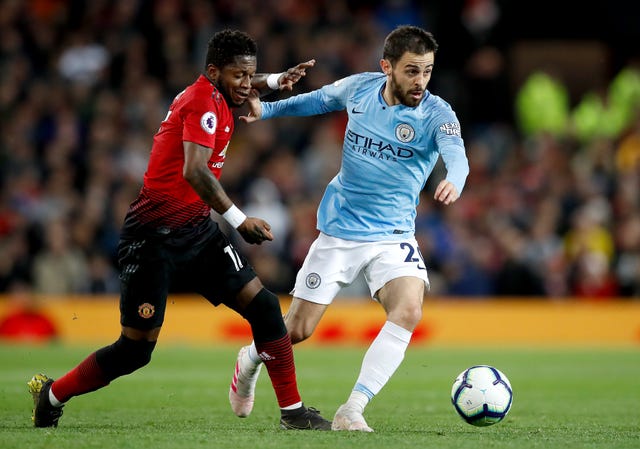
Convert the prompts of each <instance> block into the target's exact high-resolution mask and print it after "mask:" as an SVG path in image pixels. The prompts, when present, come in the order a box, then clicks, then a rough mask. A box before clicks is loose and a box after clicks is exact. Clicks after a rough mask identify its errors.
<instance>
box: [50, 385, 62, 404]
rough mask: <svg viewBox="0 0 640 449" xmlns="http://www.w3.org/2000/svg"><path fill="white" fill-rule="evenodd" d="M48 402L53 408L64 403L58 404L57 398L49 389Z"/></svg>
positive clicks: (51, 389)
mask: <svg viewBox="0 0 640 449" xmlns="http://www.w3.org/2000/svg"><path fill="white" fill-rule="evenodd" d="M49 402H50V403H51V405H53V406H54V407H62V406H63V405H64V403H62V402H60V401H59V400H58V398H57V397H55V395H54V394H53V388H49Z"/></svg>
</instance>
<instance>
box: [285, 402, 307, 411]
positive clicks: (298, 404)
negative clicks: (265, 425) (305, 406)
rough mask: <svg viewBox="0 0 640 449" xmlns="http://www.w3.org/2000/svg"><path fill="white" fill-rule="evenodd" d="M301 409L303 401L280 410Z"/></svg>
mask: <svg viewBox="0 0 640 449" xmlns="http://www.w3.org/2000/svg"><path fill="white" fill-rule="evenodd" d="M300 407H302V401H300V402H296V403H295V404H291V405H287V406H286V407H280V410H295V409H297V408H300Z"/></svg>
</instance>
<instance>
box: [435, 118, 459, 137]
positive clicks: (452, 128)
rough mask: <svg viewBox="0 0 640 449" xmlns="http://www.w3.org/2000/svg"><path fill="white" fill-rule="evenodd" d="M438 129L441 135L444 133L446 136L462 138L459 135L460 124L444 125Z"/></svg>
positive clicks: (450, 123)
mask: <svg viewBox="0 0 640 449" xmlns="http://www.w3.org/2000/svg"><path fill="white" fill-rule="evenodd" d="M439 129H440V132H441V133H445V134H446V135H447V136H458V137H461V136H462V135H461V133H460V123H457V122H449V123H445V124H444V125H440V128H439Z"/></svg>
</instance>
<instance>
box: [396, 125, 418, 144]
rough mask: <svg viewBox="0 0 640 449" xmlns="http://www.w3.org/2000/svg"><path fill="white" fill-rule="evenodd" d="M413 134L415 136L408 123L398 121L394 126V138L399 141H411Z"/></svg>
mask: <svg viewBox="0 0 640 449" xmlns="http://www.w3.org/2000/svg"><path fill="white" fill-rule="evenodd" d="M415 136H416V132H415V130H414V129H413V128H412V127H411V125H408V124H406V123H400V124H399V125H398V126H396V138H397V139H398V140H399V141H400V142H404V143H407V142H411V141H412V140H413V138H414V137H415Z"/></svg>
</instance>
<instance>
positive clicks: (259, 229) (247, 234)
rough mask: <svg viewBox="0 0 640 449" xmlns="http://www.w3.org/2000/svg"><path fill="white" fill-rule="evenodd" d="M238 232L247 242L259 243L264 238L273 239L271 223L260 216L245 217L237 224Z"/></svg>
mask: <svg viewBox="0 0 640 449" xmlns="http://www.w3.org/2000/svg"><path fill="white" fill-rule="evenodd" d="M238 232H239V233H240V235H241V236H242V238H243V239H244V241H245V242H247V243H255V244H256V245H260V244H262V242H264V241H265V240H269V241H271V240H273V234H272V233H271V225H270V224H269V223H267V222H266V221H264V220H263V219H261V218H256V217H247V219H246V220H245V221H243V222H242V224H241V225H240V226H238Z"/></svg>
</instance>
